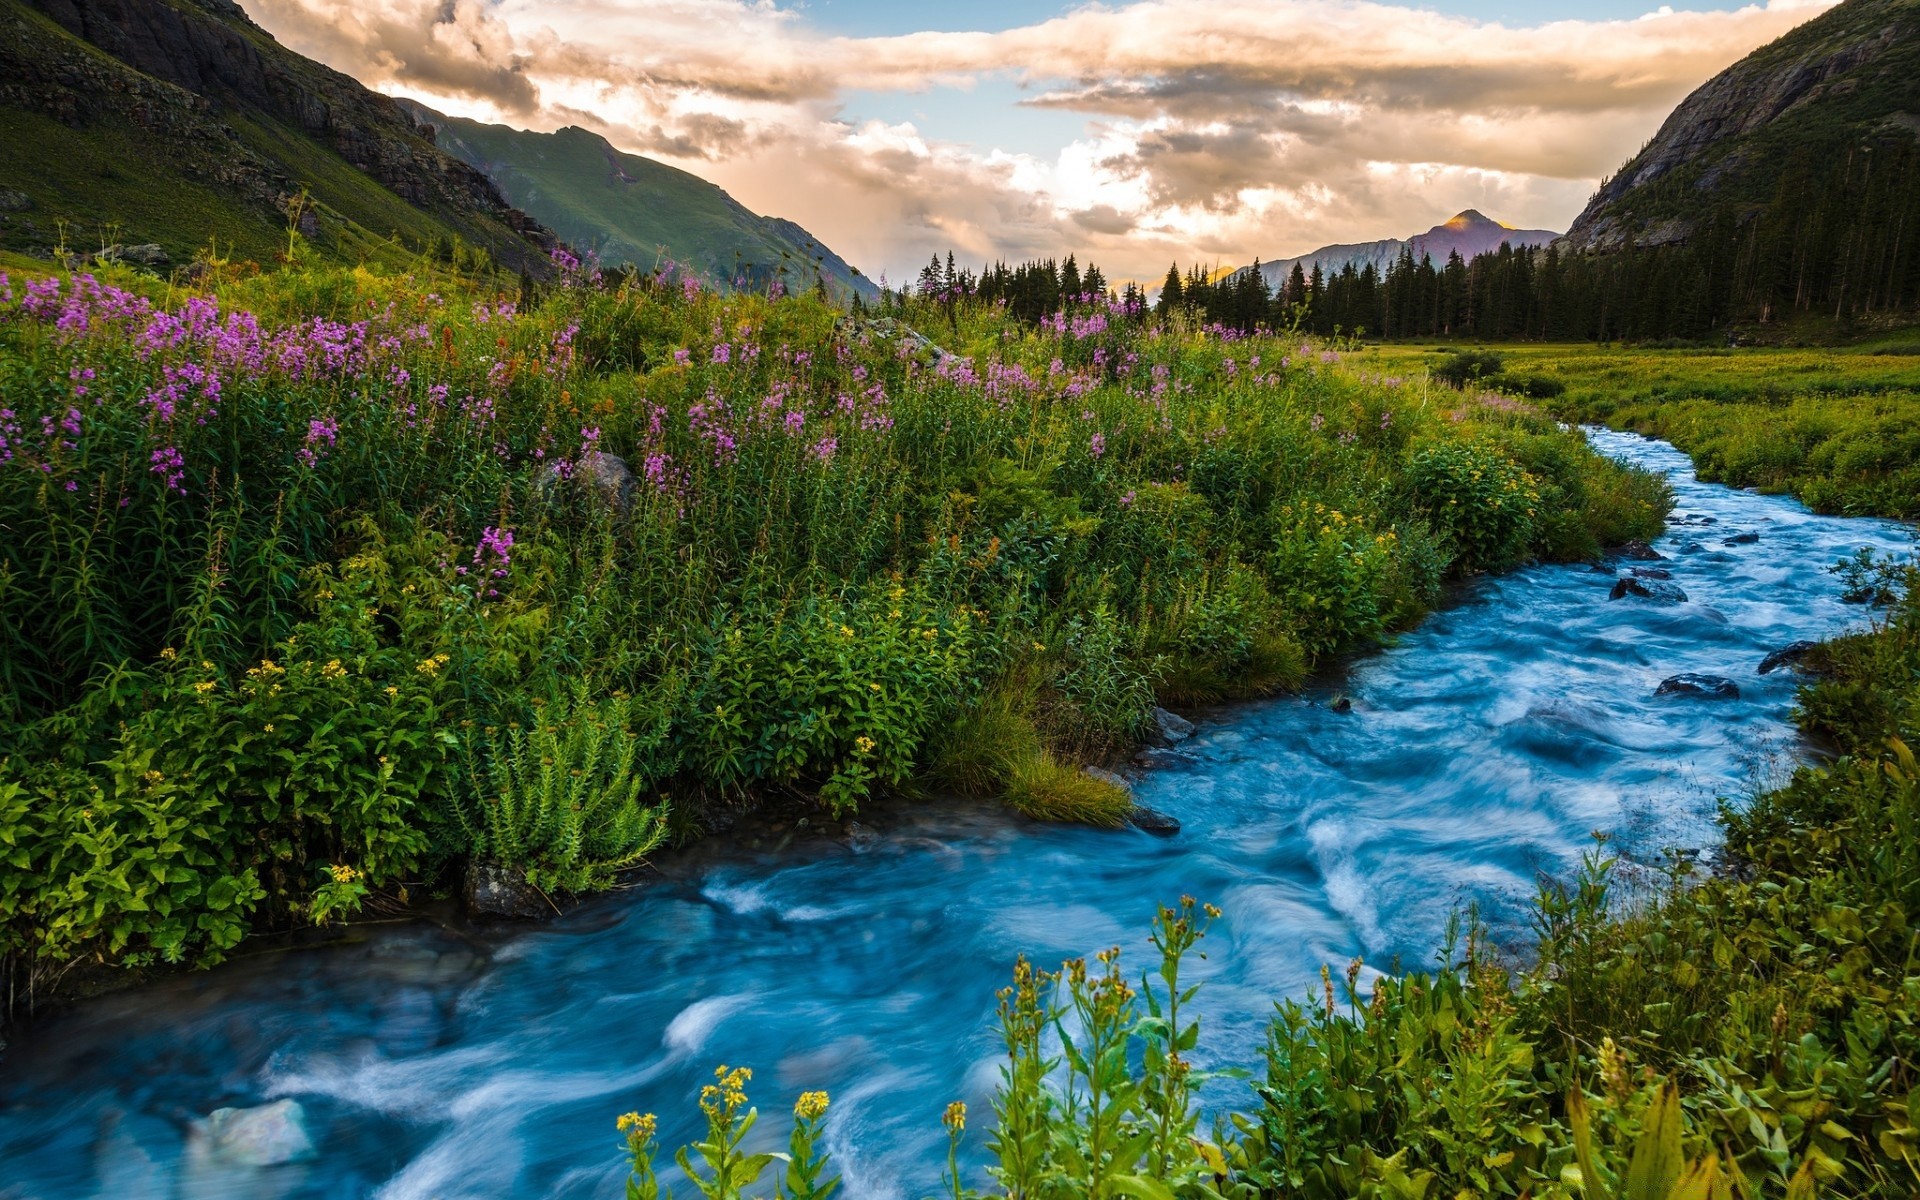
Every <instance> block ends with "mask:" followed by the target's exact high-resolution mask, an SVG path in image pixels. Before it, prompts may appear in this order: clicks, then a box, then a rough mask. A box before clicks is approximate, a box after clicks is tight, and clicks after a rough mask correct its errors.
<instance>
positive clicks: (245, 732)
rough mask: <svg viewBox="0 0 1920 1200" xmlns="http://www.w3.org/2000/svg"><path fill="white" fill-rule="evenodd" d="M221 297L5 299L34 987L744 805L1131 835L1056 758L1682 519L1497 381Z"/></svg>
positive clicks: (1109, 802) (0, 484)
mask: <svg viewBox="0 0 1920 1200" xmlns="http://www.w3.org/2000/svg"><path fill="white" fill-rule="evenodd" d="M563 266H566V264H563ZM426 269H427V268H426V267H425V266H424V265H423V267H422V270H423V271H425V270H426ZM207 280H208V282H207V290H204V291H196V292H191V293H189V292H183V291H179V290H175V289H172V288H169V287H168V286H167V285H165V284H162V283H159V282H157V281H154V280H151V279H140V278H135V277H132V276H129V277H126V278H123V279H119V280H117V281H114V282H103V281H99V280H94V279H91V278H84V277H83V278H79V279H74V278H28V277H24V276H22V275H20V274H18V273H16V274H15V275H14V276H13V277H12V278H11V279H10V280H9V281H8V282H7V283H5V284H4V285H0V392H3V393H4V395H5V396H6V397H7V401H6V411H5V413H4V414H0V437H3V438H4V439H5V440H4V443H0V527H3V528H4V529H5V531H6V536H5V537H4V538H0V745H5V746H6V747H7V748H8V749H7V752H6V755H5V758H4V760H0V831H4V838H5V842H4V853H3V854H0V955H4V957H5V958H6V959H7V960H8V961H9V962H10V963H11V964H12V967H13V969H14V970H15V971H16V994H26V992H27V991H28V988H27V987H25V986H19V985H20V984H22V983H24V982H32V981H35V980H43V979H45V978H48V977H50V976H51V975H53V974H54V973H56V972H58V971H59V970H60V969H61V967H62V966H63V965H64V964H66V963H69V962H72V961H75V960H77V959H80V958H86V959H88V960H90V961H94V960H98V961H105V962H125V963H140V962H146V961H158V960H166V961H192V962H207V961H212V960H215V959H217V958H219V957H220V956H221V954H222V953H224V952H225V951H227V950H229V949H231V948H232V947H233V946H234V945H235V944H236V943H237V942H238V941H239V940H240V939H242V938H243V937H245V936H246V935H247V934H249V933H250V932H253V931H257V930H260V929H264V928H279V927H287V926H290V925H298V924H303V923H308V922H316V921H318V922H324V921H329V920H335V919H339V918H341V917H344V916H350V915H351V914H353V913H355V912H356V911H360V910H362V909H363V908H365V907H366V906H368V905H375V906H378V907H381V908H386V909H390V908H391V907H393V906H395V905H399V904H404V903H405V902H407V901H408V900H409V899H410V898H413V897H417V896H419V895H421V894H426V893H430V892H434V891H440V890H445V889H447V888H449V887H451V886H453V885H454V883H455V882H456V881H457V879H458V878H459V875H460V872H461V869H462V868H463V866H464V865H465V864H467V863H469V862H471V863H478V864H489V865H498V866H500V867H502V868H505V869H506V870H507V871H508V872H509V873H510V874H511V875H513V876H516V877H518V878H519V879H522V880H525V881H527V882H529V883H531V884H532V885H534V886H537V887H538V888H540V889H541V890H543V891H545V892H547V893H549V894H551V893H554V892H577V891H585V890H590V889H592V888H595V887H599V886H603V885H604V884H606V883H607V882H608V881H609V880H610V879H611V878H612V877H613V876H614V874H615V873H616V872H618V871H619V870H621V869H623V868H624V867H627V866H630V865H632V864H634V863H635V862H637V861H639V860H640V859H641V858H642V856H644V855H645V854H647V853H648V852H649V851H651V850H653V849H655V848H656V847H658V846H659V845H661V844H663V843H664V842H665V841H667V840H668V839H670V838H674V837H691V836H694V835H696V834H697V833H698V832H699V831H700V830H701V829H702V828H705V827H709V826H711V825H712V824H714V823H715V822H716V821H719V820H724V818H725V816H726V814H727V813H728V812H729V811H730V810H733V809H737V808H739V807H740V806H743V805H746V804H750V803H752V802H753V801H754V799H755V798H756V797H761V796H765V795H767V794H769V793H770V792H781V793H787V794H794V793H797V794H799V795H801V796H803V797H808V798H811V799H813V800H816V801H817V802H818V803H821V804H823V805H827V806H830V807H832V808H833V809H835V810H837V811H841V812H844V811H847V810H850V809H854V808H857V806H858V805H859V804H860V803H861V802H862V800H863V799H864V798H865V797H867V796H868V795H870V794H872V793H873V791H874V790H876V789H891V790H898V791H907V792H911V791H913V790H915V789H919V788H927V787H939V788H947V789H960V790H963V791H968V792H973V793H976V794H979V795H981V796H983V797H1003V796H1004V797H1007V798H1008V799H1010V800H1011V801H1012V802H1013V803H1014V804H1016V805H1017V806H1019V807H1020V808H1022V809H1023V810H1025V811H1027V812H1029V813H1031V814H1032V815H1035V816H1038V817H1044V818H1063V817H1064V818H1071V819H1077V820H1086V821H1092V822H1095V823H1101V824H1113V823H1117V822H1119V821H1120V820H1121V819H1123V818H1124V815H1125V812H1126V809H1127V806H1128V804H1129V801H1128V799H1127V797H1126V796H1125V795H1124V793H1123V792H1122V791H1120V790H1119V789H1117V788H1113V787H1111V786H1108V785H1105V784H1101V783H1098V782H1096V781H1095V780H1093V779H1091V778H1089V777H1087V776H1085V775H1082V774H1081V773H1080V772H1079V771H1078V770H1077V764H1078V763H1080V762H1083V761H1088V760H1091V759H1095V758H1098V757H1100V756H1101V755H1103V754H1105V753H1108V752H1110V751H1112V750H1115V749H1118V748H1123V747H1126V746H1128V745H1130V744H1131V743H1132V742H1133V741H1134V739H1135V738H1136V737H1137V736H1138V735H1139V734H1140V733H1141V732H1142V730H1143V729H1144V727H1145V723H1146V721H1147V720H1148V717H1149V713H1150V706H1151V705H1152V704H1153V703H1154V702H1155V701H1156V700H1160V701H1164V702H1167V703H1180V702H1198V701H1211V700H1216V699H1220V698H1224V697H1231V696H1240V695H1250V694H1256V693H1260V692H1264V691H1270V690H1273V689H1278V688H1285V687H1288V686H1291V685H1294V684H1296V683H1297V682H1298V681H1299V680H1300V679H1301V678H1302V677H1303V676H1304V674H1305V673H1306V672H1307V671H1308V670H1309V669H1310V667H1311V666H1312V664H1313V663H1314V662H1315V661H1316V660H1317V659H1319V658H1321V657H1322V656H1324V655H1326V654H1329V653H1332V652H1334V651H1337V650H1341V649H1344V648H1348V647H1354V646H1359V645H1364V644H1366V643H1369V642H1373V641H1377V640H1379V639H1381V638H1383V637H1386V636H1389V635H1390V634H1391V632H1392V631H1393V630H1395V629H1397V628H1400V627H1403V626H1405V625H1406V624H1408V623H1409V622H1411V621H1413V620H1415V619H1417V618H1418V617H1419V615H1420V614H1421V613H1422V612H1423V611H1425V609H1426V608H1427V606H1428V605H1429V604H1431V603H1433V602H1434V600H1435V598H1436V597H1437V596H1438V595H1439V591H1440V588H1441V586H1442V584H1443V582H1444V581H1445V580H1446V579H1447V578H1448V577H1449V576H1453V575H1459V574H1462V573H1468V572H1475V571H1485V570H1498V569H1502V568H1505V567H1508V566H1511V565H1514V564H1516V563H1518V562H1521V561H1523V560H1526V559H1528V558H1531V557H1544V558H1556V559H1566V558H1578V557H1583V556H1588V555H1592V554H1594V553H1595V552H1597V550H1598V549H1599V547H1600V546H1601V545H1602V544H1608V543H1615V542H1620V541H1624V540H1627V539H1629V538H1633V537H1645V536H1648V535H1650V534H1651V533H1653V532H1654V531H1655V530H1656V529H1657V528H1658V524H1659V521H1660V518H1661V515H1662V513H1663V510H1664V506H1665V503H1666V496H1665V491H1664V487H1663V486H1662V485H1660V484H1659V483H1658V482H1657V481H1655V480H1653V479H1651V478H1649V477H1646V476H1643V475H1637V474H1634V473H1631V472H1628V471H1624V470H1622V469H1621V468H1619V467H1617V466H1615V465H1613V464H1611V463H1608V462H1606V461H1604V460H1603V459H1601V458H1599V457H1598V456H1596V455H1594V454H1592V453H1591V452H1590V451H1588V450H1587V449H1586V448H1585V446H1584V445H1583V443H1582V442H1581V440H1580V439H1579V438H1578V436H1577V435H1573V434H1569V433H1567V432H1565V431H1563V430H1561V429H1560V428H1558V427H1557V426H1556V425H1555V424H1554V423H1553V422H1551V421H1550V420H1547V419H1545V418H1543V417H1541V416H1538V415H1536V414H1534V413H1533V412H1531V411H1530V410H1528V409H1526V408H1524V407H1523V406H1517V405H1514V404H1511V403H1508V402H1506V401H1502V400H1498V399H1497V398H1496V399H1494V400H1491V401H1488V402H1485V403H1482V402H1480V401H1477V400H1474V399H1471V398H1466V397H1462V396H1458V395H1453V396H1451V397H1449V398H1447V400H1446V402H1444V403H1443V402H1441V399H1440V398H1437V397H1429V396H1426V395H1424V394H1423V393H1422V392H1420V391H1419V390H1417V389H1415V388H1413V387H1411V386H1409V385H1407V384H1404V383H1401V382H1398V381H1392V380H1383V379H1378V378H1370V377H1363V376H1361V375H1357V374H1355V373H1353V372H1351V371H1349V370H1347V369H1346V368H1345V367H1344V366H1343V364H1342V363H1341V361H1340V358H1341V356H1340V355H1339V354H1338V353H1335V352H1333V351H1323V350H1321V349H1319V348H1316V347H1310V346H1303V345H1301V344H1300V343H1299V342H1298V341H1297V340H1291V339H1289V340H1279V339H1274V338H1255V339H1241V338H1238V337H1233V336H1228V335H1222V334H1219V333H1216V332H1208V331H1204V330H1195V329H1187V328H1184V327H1179V326H1175V327H1173V328H1162V327H1158V326H1154V325H1151V324H1150V322H1149V320H1148V318H1146V317H1145V316H1144V315H1142V314H1133V313H1127V312H1124V311H1118V310H1116V309H1115V308H1113V307H1112V306H1110V305H1108V304H1106V303H1104V302H1102V303H1094V304H1084V305H1080V306H1077V307H1075V308H1074V309H1072V310H1070V311H1068V312H1066V313H1063V314H1061V315H1060V317H1059V318H1058V319H1057V320H1055V321H1051V322H1049V323H1047V325H1045V326H1043V327H1042V328H1040V329H1037V330H1036V329H1032V328H1029V327H1024V326H1021V325H1019V324H1017V323H1015V322H1012V321H1010V320H1008V319H1006V318H1005V317H1004V316H1003V314H1002V313H1001V312H1000V311H999V310H997V309H994V308H991V307H986V306H980V305H973V306H967V305H962V306H960V307H959V308H957V309H944V308H935V307H931V306H929V307H927V308H925V309H924V310H922V309H919V308H916V309H914V310H912V311H908V312H905V313H896V314H894V316H895V317H904V318H905V319H907V320H910V321H912V322H914V323H915V324H918V325H920V326H921V327H923V328H927V329H929V330H931V331H933V332H935V333H936V334H937V335H938V336H940V337H941V338H943V339H944V340H945V342H946V349H947V350H948V351H951V352H952V353H951V355H947V354H944V353H942V352H938V351H936V350H933V349H930V348H927V347H924V346H921V345H919V344H918V343H916V342H914V341H913V340H912V339H910V338H909V337H908V336H907V335H906V334H904V333H902V332H901V328H900V326H899V325H897V324H894V323H892V322H880V323H875V322H872V321H867V320H864V319H863V320H861V321H858V322H848V321H843V320H842V316H843V314H841V313H840V312H838V311H837V310H835V309H833V308H831V307H829V306H827V305H825V304H823V303H820V302H818V301H816V300H814V299H810V298H793V299H772V298H768V297H756V296H730V297H719V296H715V295H713V294H711V293H709V292H706V291H704V290H702V289H701V288H700V287H698V286H697V285H695V284H694V283H692V282H690V281H682V280H677V279H667V278H652V277H643V278H629V279H605V278H595V277H590V276H589V275H587V274H584V273H582V272H581V271H579V270H578V269H576V268H572V267H568V268H567V270H566V271H565V279H564V282H563V284H562V285H561V286H558V287H555V288H552V289H549V290H547V291H546V292H545V293H544V294H543V296H542V297H541V298H540V300H539V302H538V303H537V304H536V305H534V306H533V307H532V308H531V309H529V310H527V311H521V310H520V309H518V308H517V307H516V303H515V301H516V300H517V297H512V298H509V297H503V296H498V295H492V294H486V293H484V292H483V291H481V290H479V289H477V288H476V287H475V286H474V285H471V284H468V283H466V282H463V281H462V280H460V279H458V278H454V277H450V276H447V275H445V274H439V275H428V274H421V275H419V276H381V275H377V274H371V273H367V272H365V271H343V270H331V269H325V268H319V267H315V268H313V269H310V270H303V271H289V272H281V273H270V274H266V275H254V276H250V277H240V276H229V277H223V276H222V275H221V273H220V272H219V271H218V270H217V269H216V270H214V271H212V272H211V273H210V274H209V275H208V276H207ZM608 455H617V456H619V458H620V459H621V460H623V461H624V463H626V464H630V465H631V471H630V473H627V472H626V471H625V469H624V468H622V467H620V465H619V464H617V463H615V462H613V461H612V460H611V459H609V458H608V457H606V456H608Z"/></svg>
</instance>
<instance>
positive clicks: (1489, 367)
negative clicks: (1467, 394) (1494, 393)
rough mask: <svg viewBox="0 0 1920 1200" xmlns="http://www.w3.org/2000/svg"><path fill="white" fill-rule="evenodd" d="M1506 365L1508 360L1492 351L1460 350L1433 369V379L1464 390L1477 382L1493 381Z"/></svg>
mask: <svg viewBox="0 0 1920 1200" xmlns="http://www.w3.org/2000/svg"><path fill="white" fill-rule="evenodd" d="M1506 365H1507V362H1506V359H1504V358H1502V357H1500V355H1498V354H1495V353H1494V352H1493V351H1491V350H1460V351H1457V352H1455V353H1454V354H1451V355H1449V356H1448V357H1446V358H1445V359H1443V360H1441V362H1440V365H1439V366H1437V367H1435V368H1434V369H1433V377H1434V378H1435V379H1436V380H1438V381H1440V382H1441V383H1444V384H1446V385H1447V386H1448V387H1456V388H1464V387H1466V386H1467V385H1468V384H1470V383H1474V382H1476V381H1488V380H1491V379H1492V378H1493V377H1494V376H1496V375H1498V374H1500V372H1502V371H1504V370H1505V369H1506ZM1488 386H1492V385H1491V383H1489V384H1488Z"/></svg>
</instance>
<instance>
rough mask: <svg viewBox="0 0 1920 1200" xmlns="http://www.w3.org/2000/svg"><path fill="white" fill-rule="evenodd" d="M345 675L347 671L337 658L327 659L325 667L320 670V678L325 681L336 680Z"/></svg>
mask: <svg viewBox="0 0 1920 1200" xmlns="http://www.w3.org/2000/svg"><path fill="white" fill-rule="evenodd" d="M346 673H347V669H346V668H345V667H343V666H341V665H340V660H339V659H337V658H332V659H328V660H327V665H326V666H324V667H321V668H320V674H321V677H322V678H325V679H338V678H340V677H341V676H342V675H345V674H346Z"/></svg>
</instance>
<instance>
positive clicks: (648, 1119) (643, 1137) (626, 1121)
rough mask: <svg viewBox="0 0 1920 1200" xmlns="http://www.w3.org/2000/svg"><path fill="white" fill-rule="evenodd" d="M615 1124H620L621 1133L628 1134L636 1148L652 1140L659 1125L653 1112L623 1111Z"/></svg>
mask: <svg viewBox="0 0 1920 1200" xmlns="http://www.w3.org/2000/svg"><path fill="white" fill-rule="evenodd" d="M615 1124H616V1125H618V1126H619V1129H620V1132H621V1133H624V1134H626V1135H627V1141H628V1142H629V1143H630V1144H631V1145H633V1146H634V1147H635V1148H638V1147H640V1146H643V1145H645V1144H646V1143H648V1142H650V1141H652V1140H653V1134H654V1130H655V1128H656V1127H657V1123H656V1122H655V1121H654V1117H653V1114H652V1113H637V1112H630V1113H622V1114H620V1119H619V1120H618V1121H617V1122H615Z"/></svg>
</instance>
